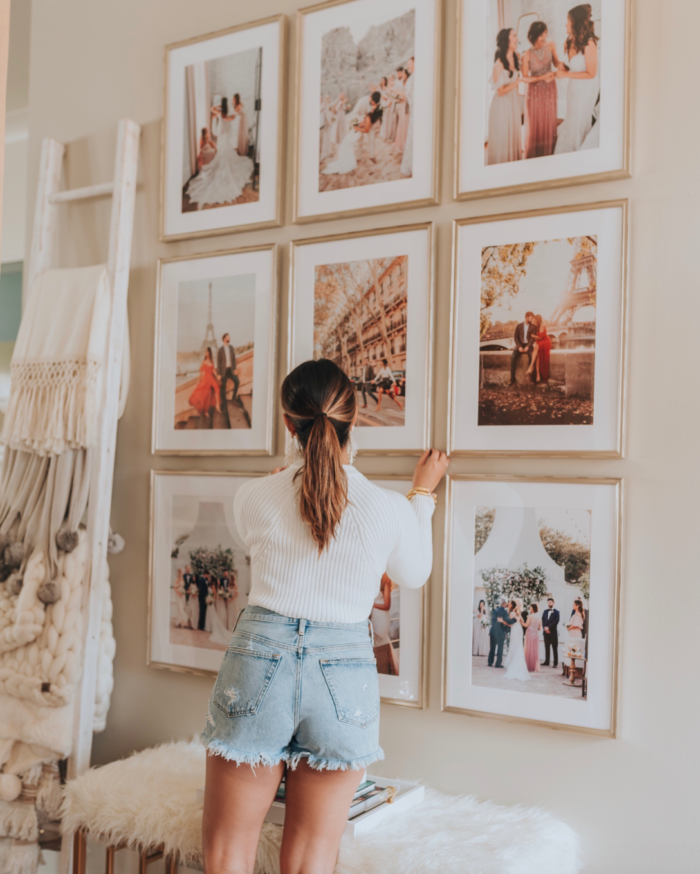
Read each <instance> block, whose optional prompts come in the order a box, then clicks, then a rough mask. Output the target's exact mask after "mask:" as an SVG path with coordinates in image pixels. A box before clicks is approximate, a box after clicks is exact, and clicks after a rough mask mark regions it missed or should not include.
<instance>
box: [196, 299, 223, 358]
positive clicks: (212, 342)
mask: <svg viewBox="0 0 700 874" xmlns="http://www.w3.org/2000/svg"><path fill="white" fill-rule="evenodd" d="M207 348H209V349H211V354H212V356H213V357H214V361H216V353H217V352H218V351H219V345H218V343H217V342H216V333H215V331H214V319H213V317H212V314H211V282H210V283H209V309H208V315H207V329H206V331H205V332H204V341H203V342H202V348H201V349H200V353H201V355H202V358H204V355H205V354H206V351H207Z"/></svg>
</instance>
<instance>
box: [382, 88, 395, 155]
mask: <svg viewBox="0 0 700 874" xmlns="http://www.w3.org/2000/svg"><path fill="white" fill-rule="evenodd" d="M382 81H384V80H382ZM382 97H383V98H384V99H383V100H382V109H383V110H384V114H383V115H382V136H383V137H384V139H385V140H386V142H387V143H393V142H394V138H395V137H396V120H397V119H396V103H397V91H396V76H394V74H393V73H392V74H391V75H390V76H389V77H388V79H386V92H384V91H383V92H382Z"/></svg>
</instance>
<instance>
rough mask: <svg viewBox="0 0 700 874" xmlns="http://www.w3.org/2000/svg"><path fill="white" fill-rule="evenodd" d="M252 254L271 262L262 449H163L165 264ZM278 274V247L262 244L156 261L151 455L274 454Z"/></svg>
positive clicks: (275, 244)
mask: <svg viewBox="0 0 700 874" xmlns="http://www.w3.org/2000/svg"><path fill="white" fill-rule="evenodd" d="M255 252H269V253H270V257H271V262H272V270H271V279H272V287H271V294H270V304H271V305H270V326H269V329H268V343H269V352H268V356H267V362H266V365H267V372H268V374H269V379H268V384H267V392H266V398H265V408H266V409H267V411H268V418H267V423H266V427H265V435H264V447H263V448H261V449H169V448H164V447H163V446H162V445H161V444H160V442H159V438H158V428H159V417H160V412H161V410H160V397H161V391H162V384H161V383H162V375H161V355H162V349H163V342H162V340H163V337H162V334H163V312H162V310H163V281H162V279H163V277H162V272H163V268H164V267H165V266H166V265H168V264H175V263H179V262H185V261H199V260H203V259H208V258H221V257H227V256H236V255H246V254H249V253H255ZM279 274H280V257H279V246H278V244H277V243H264V244H261V245H258V246H244V247H241V248H237V249H218V250H216V251H214V252H198V253H196V254H194V255H175V256H172V257H170V258H159V259H158V264H157V271H156V324H155V335H154V350H155V353H154V359H153V408H152V416H151V453H152V454H153V455H163V456H167V455H172V456H202V457H206V456H220V457H226V456H232V457H233V456H266V457H269V456H272V455H274V454H275V448H276V447H275V442H276V441H275V436H276V430H275V429H276V424H277V406H276V404H275V392H276V385H277V362H278V347H279V303H280V301H279Z"/></svg>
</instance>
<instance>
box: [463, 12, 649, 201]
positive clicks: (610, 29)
mask: <svg viewBox="0 0 700 874" xmlns="http://www.w3.org/2000/svg"><path fill="white" fill-rule="evenodd" d="M489 5H490V7H491V10H493V11H495V6H496V4H495V3H491V4H488V3H487V2H485V0H457V12H458V21H457V27H456V35H457V64H456V118H457V122H456V126H455V178H454V196H455V198H456V199H457V200H470V199H473V198H480V197H488V196H493V195H499V194H512V193H515V192H519V191H535V190H538V189H543V188H558V187H561V186H564V185H577V184H583V183H590V182H600V181H603V180H610V179H621V178H627V177H629V176H631V175H632V174H631V169H630V168H631V162H630V105H631V94H630V92H631V78H632V73H631V69H632V52H631V38H632V0H600V12H599V13H597V12H596V10H595V9H594V10H593V18H594V21H593V26H594V30H595V33H596V36H597V37H598V38H599V41H598V43H597V49H598V53H599V54H598V76H599V79H600V88H599V93H600V98H599V101H598V107H597V111H599V117H598V119H597V122H596V125H597V127H598V132H597V135H598V137H599V144H598V145H597V146H596V147H592V146H590V145H588V144H587V145H586V146H584V148H581V149H579V150H578V151H571V152H565V153H561V154H552V155H546V156H541V157H537V158H529V159H525V160H518V161H510V162H505V163H498V164H490V165H489V164H487V163H486V159H485V149H484V144H485V142H486V141H487V140H488V101H489V100H490V98H491V94H492V85H491V83H490V81H489V77H490V76H491V74H492V70H493V64H494V61H493V58H494V51H495V49H496V45H495V40H494V42H493V44H492V43H491V42H490V37H493V36H494V35H495V33H496V32H497V29H498V26H499V24H498V22H497V21H496V19H495V17H493V18H492V20H491V22H490V24H491V31H492V32H491V33H490V34H489V32H488V28H487V20H488V18H489V15H488V11H489V10H488V7H489ZM574 6H575V4H574V3H566V2H564V0H559V7H560V10H559V11H560V20H559V21H556V22H555V21H553V20H552V19H551V18H550V17H549V16H550V15H552V14H553V11H554V9H555V7H554V6H553V4H552V3H551V2H542V0H536V3H535V4H532V5H531V6H530V7H528V10H527V13H525V14H523V15H521V16H520V19H530V21H532V20H533V19H532V18H531V17H530V16H531V15H532V16H534V17H535V18H537V19H538V20H540V21H541V20H542V18H541V17H540V16H541V14H544V18H545V24H547V25H548V29H549V33H548V37H547V39H548V41H551V40H554V42H555V44H556V48H557V51H558V53H559V59H560V60H562V61H564V62H567V59H566V58H565V57H564V54H563V52H564V40H563V38H562V39H560V40H557V39H556V38H555V37H556V33H555V31H556V32H558V33H559V36H560V37H563V36H564V34H563V33H562V31H563V30H564V26H565V21H566V16H567V12H568V10H569V9H571V8H573V7H574ZM540 7H541V8H540ZM506 15H507V13H506ZM596 15H600V17H599V18H596ZM517 23H518V24H520V21H519V20H518V22H517ZM555 24H556V25H558V26H557V27H555ZM511 25H512V26H513V27H514V29H516V31H517V30H518V27H516V21H515V20H513V21H512V22H501V23H500V26H502V27H508V26H511ZM525 34H526V31H522V32H519V33H518V36H519V37H520V41H519V45H520V48H521V49H527V48H530V47H531V46H530V43H529V42H528V40H527V38H526V36H525ZM602 34H604V38H602V39H601V35H602ZM521 61H522V57H521ZM571 81H572V80H570V79H567V80H564V81H563V82H562V83H559V84H558V97H559V99H558V109H557V115H559V112H560V111H561V109H562V95H566V93H567V92H566V86H567V85H570V83H571ZM525 87H527V86H525ZM520 99H521V100H522V103H523V106H524V105H525V102H526V97H525V95H524V93H523V89H522V87H521V89H520ZM565 99H566V98H565V96H564V101H565ZM564 105H565V103H564Z"/></svg>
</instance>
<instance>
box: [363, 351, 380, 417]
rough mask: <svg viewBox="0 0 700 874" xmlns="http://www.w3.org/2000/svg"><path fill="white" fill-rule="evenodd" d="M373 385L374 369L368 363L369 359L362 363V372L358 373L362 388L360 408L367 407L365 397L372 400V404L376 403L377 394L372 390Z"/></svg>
mask: <svg viewBox="0 0 700 874" xmlns="http://www.w3.org/2000/svg"><path fill="white" fill-rule="evenodd" d="M373 384H374V368H373V367H372V365H371V364H370V363H369V358H365V360H364V363H363V365H362V372H361V373H360V385H361V386H362V406H363V407H366V406H367V395H369V396H370V397H371V398H374V402H375V403H377V402H378V401H377V393H376V392H375V391H374V388H373Z"/></svg>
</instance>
